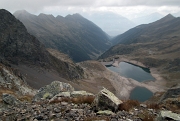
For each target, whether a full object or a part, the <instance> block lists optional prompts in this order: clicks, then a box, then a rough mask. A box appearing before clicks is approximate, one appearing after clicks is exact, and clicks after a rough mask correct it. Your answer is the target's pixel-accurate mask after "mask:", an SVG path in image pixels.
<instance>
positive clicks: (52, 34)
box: [14, 10, 110, 62]
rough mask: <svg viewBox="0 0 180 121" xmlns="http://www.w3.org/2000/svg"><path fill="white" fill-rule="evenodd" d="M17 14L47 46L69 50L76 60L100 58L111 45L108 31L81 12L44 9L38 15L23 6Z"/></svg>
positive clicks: (67, 52)
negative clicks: (49, 12) (63, 13)
mask: <svg viewBox="0 0 180 121" xmlns="http://www.w3.org/2000/svg"><path fill="white" fill-rule="evenodd" d="M14 16H15V17H16V18H17V19H19V20H20V21H21V22H23V24H24V25H25V26H26V28H27V30H28V32H29V33H31V34H32V35H34V36H36V37H37V38H38V39H39V40H40V41H41V42H42V43H43V44H44V45H45V46H46V48H53V49H57V50H59V51H61V52H63V53H65V54H68V55H69V56H70V57H71V58H72V59H73V60H74V61H75V62H79V61H84V60H90V59H96V58H97V56H98V55H100V54H102V53H103V52H104V51H105V50H107V49H108V48H109V47H110V43H109V38H108V37H107V35H106V33H105V32H103V31H102V30H101V29H100V28H99V27H98V26H96V25H95V24H94V23H92V22H91V21H89V20H87V19H85V18H84V17H82V16H81V15H80V14H73V15H67V16H66V17H62V16H57V17H54V16H53V15H46V14H42V13H41V14H39V15H38V16H36V15H32V14H30V13H28V12H27V11H25V10H22V11H16V12H15V13H14Z"/></svg>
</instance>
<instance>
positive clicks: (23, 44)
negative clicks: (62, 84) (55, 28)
mask: <svg viewBox="0 0 180 121" xmlns="http://www.w3.org/2000/svg"><path fill="white" fill-rule="evenodd" d="M0 62H1V63H2V64H4V65H6V66H9V67H12V68H16V69H18V70H20V72H21V73H22V74H23V76H24V77H25V78H26V80H28V83H36V84H33V85H31V86H36V85H41V84H42V85H41V86H43V83H45V84H48V83H50V82H51V81H54V80H55V79H59V78H60V77H61V78H64V79H66V80H74V79H80V78H83V74H84V72H83V70H82V69H81V68H80V67H79V66H77V65H76V64H74V63H68V62H67V61H65V60H63V59H62V60H60V58H56V57H55V56H53V55H51V54H50V53H49V52H48V51H47V50H46V48H45V47H44V46H43V45H42V44H41V43H40V42H39V41H38V40H37V39H36V38H35V37H34V36H32V35H30V34H29V33H28V32H27V30H26V28H25V26H24V25H23V24H22V23H21V22H20V21H19V20H17V19H16V18H15V17H14V16H13V15H12V14H11V13H9V12H8V11H6V10H4V9H1V10H0ZM36 76H37V77H38V78H39V79H37V78H36ZM46 77H48V78H46ZM42 80H44V81H42ZM61 80H63V79H61ZM38 87H39V86H38Z"/></svg>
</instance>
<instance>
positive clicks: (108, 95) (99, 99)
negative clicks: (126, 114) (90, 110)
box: [92, 88, 122, 112]
mask: <svg viewBox="0 0 180 121" xmlns="http://www.w3.org/2000/svg"><path fill="white" fill-rule="evenodd" d="M121 103H122V101H121V100H119V99H118V98H117V97H116V96H115V95H114V94H113V93H112V92H110V91H109V90H107V89H106V88H104V89H102V90H101V91H100V92H99V93H98V94H97V95H96V97H95V99H94V101H93V103H92V106H93V107H94V109H95V111H100V110H111V111H114V112H115V111H117V110H118V107H119V105H120V104H121Z"/></svg>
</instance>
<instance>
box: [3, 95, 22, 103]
mask: <svg viewBox="0 0 180 121" xmlns="http://www.w3.org/2000/svg"><path fill="white" fill-rule="evenodd" d="M2 100H3V102H4V103H5V104H8V105H17V104H20V103H21V102H20V101H19V100H18V99H17V98H15V97H14V96H13V95H10V94H3V95H2Z"/></svg>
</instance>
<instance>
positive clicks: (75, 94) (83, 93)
mask: <svg viewBox="0 0 180 121" xmlns="http://www.w3.org/2000/svg"><path fill="white" fill-rule="evenodd" d="M82 96H94V94H92V93H89V92H86V91H73V92H71V97H82Z"/></svg>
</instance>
